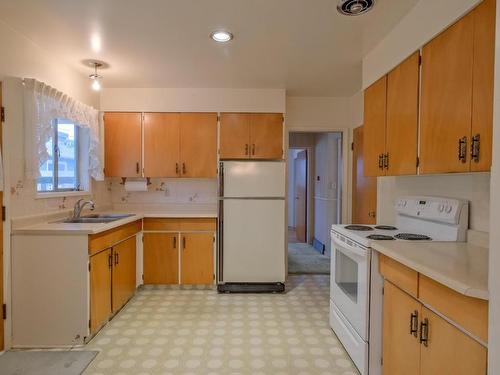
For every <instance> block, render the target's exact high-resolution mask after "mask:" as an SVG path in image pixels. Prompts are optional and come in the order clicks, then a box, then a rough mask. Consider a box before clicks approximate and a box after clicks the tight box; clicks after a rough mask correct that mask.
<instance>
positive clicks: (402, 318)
mask: <svg viewBox="0 0 500 375" xmlns="http://www.w3.org/2000/svg"><path fill="white" fill-rule="evenodd" d="M420 316H421V304H420V303H419V302H418V301H417V300H415V299H413V298H412V297H410V296H409V295H408V294H406V293H405V292H403V291H402V290H401V289H399V288H398V287H396V286H394V285H393V284H391V283H390V282H387V281H385V282H384V313H383V319H384V320H383V349H382V350H383V353H382V355H383V373H384V375H401V374H405V375H419V374H420V342H419V340H418V337H417V336H418V335H417V331H418V321H417V319H420ZM411 330H412V331H411ZM410 331H411V332H410ZM424 374H439V372H424Z"/></svg>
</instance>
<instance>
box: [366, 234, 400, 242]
mask: <svg viewBox="0 0 500 375" xmlns="http://www.w3.org/2000/svg"><path fill="white" fill-rule="evenodd" d="M366 238H368V239H370V240H378V241H391V240H394V239H395V238H394V237H392V236H386V235H385V234H370V235H369V236H367V237H366Z"/></svg>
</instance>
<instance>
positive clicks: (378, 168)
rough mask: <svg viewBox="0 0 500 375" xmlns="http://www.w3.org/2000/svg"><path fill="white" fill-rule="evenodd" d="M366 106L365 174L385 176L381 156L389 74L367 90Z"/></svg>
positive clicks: (383, 149)
mask: <svg viewBox="0 0 500 375" xmlns="http://www.w3.org/2000/svg"><path fill="white" fill-rule="evenodd" d="M364 106H365V109H364V120H365V123H364V125H363V127H364V130H363V132H364V140H365V141H364V143H363V148H364V156H365V163H364V171H365V176H371V177H373V176H383V175H385V170H384V169H383V167H382V164H381V160H380V157H381V155H382V154H384V153H385V131H386V107H387V76H384V77H382V78H380V79H379V80H378V81H377V82H375V83H374V84H373V85H371V86H370V87H368V88H367V89H366V90H365V103H364Z"/></svg>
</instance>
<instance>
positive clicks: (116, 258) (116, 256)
mask: <svg viewBox="0 0 500 375" xmlns="http://www.w3.org/2000/svg"><path fill="white" fill-rule="evenodd" d="M117 264H118V253H115V266H116V265H117Z"/></svg>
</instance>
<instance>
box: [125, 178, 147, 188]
mask: <svg viewBox="0 0 500 375" xmlns="http://www.w3.org/2000/svg"><path fill="white" fill-rule="evenodd" d="M125 182H127V177H122V182H120V185H125ZM146 185H148V186H149V185H151V177H146Z"/></svg>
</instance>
